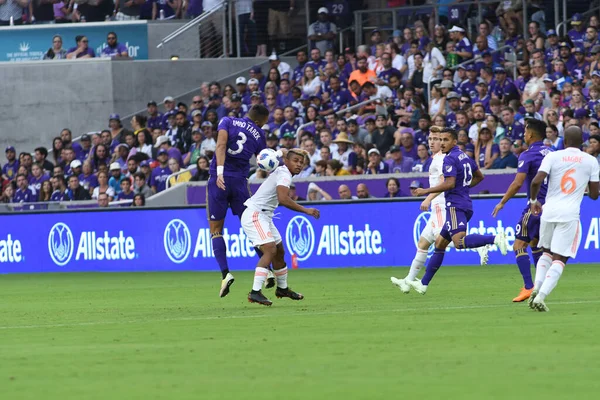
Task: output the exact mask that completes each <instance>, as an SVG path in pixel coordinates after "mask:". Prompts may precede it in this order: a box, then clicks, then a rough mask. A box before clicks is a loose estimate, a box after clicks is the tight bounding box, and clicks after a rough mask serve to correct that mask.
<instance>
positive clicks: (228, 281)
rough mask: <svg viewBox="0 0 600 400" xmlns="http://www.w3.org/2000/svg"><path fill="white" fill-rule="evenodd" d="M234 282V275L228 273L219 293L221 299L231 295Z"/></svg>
mask: <svg viewBox="0 0 600 400" xmlns="http://www.w3.org/2000/svg"><path fill="white" fill-rule="evenodd" d="M234 281H235V279H234V278H233V275H231V274H230V273H229V272H228V273H227V276H226V277H225V279H223V280H222V281H221V290H220V291H219V296H220V297H225V296H227V295H228V294H229V287H230V286H231V285H233V282H234Z"/></svg>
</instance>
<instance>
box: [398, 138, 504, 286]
mask: <svg viewBox="0 0 600 400" xmlns="http://www.w3.org/2000/svg"><path fill="white" fill-rule="evenodd" d="M440 140H441V145H442V151H443V152H444V153H446V157H444V164H443V166H442V172H443V174H444V180H443V182H442V183H440V184H439V185H437V186H434V187H431V188H429V189H416V190H415V194H416V195H417V196H425V195H428V194H430V193H441V192H444V195H445V196H446V206H447V208H446V222H445V224H444V227H443V228H442V231H441V232H440V235H439V236H438V237H437V239H436V240H435V250H434V252H433V255H432V256H431V258H430V259H429V263H428V264H427V269H426V271H425V275H424V276H423V278H422V279H421V280H414V281H407V283H408V285H409V286H410V287H411V288H412V289H414V290H415V291H416V292H417V293H421V294H425V293H426V292H427V287H428V285H429V282H431V280H432V279H433V276H434V275H435V273H436V272H437V270H438V269H439V268H440V267H441V266H442V262H443V261H444V255H445V254H446V247H448V245H449V244H450V242H453V243H454V246H455V247H456V248H457V249H473V248H476V247H482V246H485V245H488V244H489V245H492V244H495V245H497V246H498V248H499V249H500V252H501V253H502V255H506V252H507V249H508V243H507V241H506V234H505V233H504V231H501V232H498V233H497V234H496V235H495V236H494V235H477V234H471V235H467V224H468V223H469V220H470V219H471V217H472V216H473V203H472V201H471V197H469V194H470V189H471V188H472V187H473V186H476V185H477V184H479V182H481V181H482V180H483V178H484V177H483V174H482V173H481V170H480V169H479V168H478V167H477V164H476V163H475V162H474V161H473V160H472V159H470V158H469V156H467V155H466V154H465V153H463V152H462V151H461V150H460V149H459V148H458V146H457V143H458V135H457V133H456V131H455V130H454V129H450V128H446V129H444V130H443V131H442V134H441V137H440Z"/></svg>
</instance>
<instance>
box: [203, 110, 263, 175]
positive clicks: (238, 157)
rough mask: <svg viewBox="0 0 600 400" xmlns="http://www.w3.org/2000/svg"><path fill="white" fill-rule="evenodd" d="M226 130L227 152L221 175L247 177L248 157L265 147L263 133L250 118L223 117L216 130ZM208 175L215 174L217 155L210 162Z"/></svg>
mask: <svg viewBox="0 0 600 400" xmlns="http://www.w3.org/2000/svg"><path fill="white" fill-rule="evenodd" d="M221 130H225V131H227V135H228V138H227V152H226V153H225V163H224V164H223V176H230V177H234V178H247V177H248V173H249V172H250V159H251V158H252V156H253V155H258V153H260V152H261V150H263V149H265V148H266V147H267V143H266V138H265V134H264V132H263V131H262V129H261V128H259V127H258V126H256V124H255V123H254V122H253V121H252V120H251V119H250V118H232V117H224V118H222V119H221V121H220V122H219V128H218V131H221ZM210 175H211V176H217V157H213V159H212V162H211V163H210Z"/></svg>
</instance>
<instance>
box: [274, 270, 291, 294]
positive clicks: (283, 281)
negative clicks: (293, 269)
mask: <svg viewBox="0 0 600 400" xmlns="http://www.w3.org/2000/svg"><path fill="white" fill-rule="evenodd" d="M273 272H275V279H277V287H278V288H280V289H287V287H288V286H287V276H288V269H287V267H283V268H282V269H276V270H275V271H273Z"/></svg>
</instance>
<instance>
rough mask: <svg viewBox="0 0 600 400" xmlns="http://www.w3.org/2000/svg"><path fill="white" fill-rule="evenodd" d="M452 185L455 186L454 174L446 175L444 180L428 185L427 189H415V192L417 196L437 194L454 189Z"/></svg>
mask: <svg viewBox="0 0 600 400" xmlns="http://www.w3.org/2000/svg"><path fill="white" fill-rule="evenodd" d="M454 186H456V176H447V177H446V178H445V179H444V182H442V183H440V184H439V185H437V186H434V187H430V188H428V189H416V190H415V193H416V194H417V196H424V195H426V194H432V193H437V194H439V193H442V192H447V191H448V190H452V189H454Z"/></svg>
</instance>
